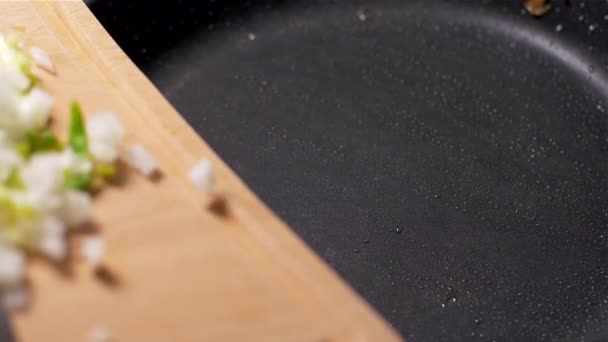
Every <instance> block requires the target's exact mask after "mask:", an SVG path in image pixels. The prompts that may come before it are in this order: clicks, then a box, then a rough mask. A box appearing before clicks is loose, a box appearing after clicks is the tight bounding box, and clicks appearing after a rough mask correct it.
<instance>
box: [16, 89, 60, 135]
mask: <svg viewBox="0 0 608 342" xmlns="http://www.w3.org/2000/svg"><path fill="white" fill-rule="evenodd" d="M53 102H54V100H53V97H51V95H49V94H48V93H47V92H45V91H44V90H42V89H39V88H34V89H32V90H31V91H30V92H29V93H27V94H26V95H25V96H23V97H22V98H21V100H20V101H19V107H18V111H19V118H20V119H21V122H22V123H23V124H24V126H26V127H27V128H37V127H42V126H43V125H45V124H46V123H47V121H48V120H49V116H50V114H51V109H52V108H53Z"/></svg>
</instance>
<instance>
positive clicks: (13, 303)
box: [0, 286, 30, 312]
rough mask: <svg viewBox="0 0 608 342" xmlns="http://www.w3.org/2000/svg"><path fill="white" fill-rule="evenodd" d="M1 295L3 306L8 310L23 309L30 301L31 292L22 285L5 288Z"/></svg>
mask: <svg viewBox="0 0 608 342" xmlns="http://www.w3.org/2000/svg"><path fill="white" fill-rule="evenodd" d="M0 296H1V297H2V307H3V308H4V310H6V311H7V312H12V311H17V310H19V309H22V308H24V307H25V306H27V305H28V304H29V302H30V292H29V291H28V289H27V288H25V287H22V286H21V287H11V288H7V289H4V290H3V291H2V294H1V295H0Z"/></svg>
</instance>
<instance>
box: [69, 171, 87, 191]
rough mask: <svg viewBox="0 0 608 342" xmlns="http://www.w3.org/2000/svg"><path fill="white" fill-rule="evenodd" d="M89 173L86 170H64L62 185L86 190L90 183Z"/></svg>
mask: <svg viewBox="0 0 608 342" xmlns="http://www.w3.org/2000/svg"><path fill="white" fill-rule="evenodd" d="M91 178H92V177H91V174H90V173H88V172H74V171H72V170H70V169H68V170H65V174H64V186H65V187H66V188H68V189H74V190H81V191H86V190H88V189H89V187H90V185H91Z"/></svg>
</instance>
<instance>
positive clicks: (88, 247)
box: [82, 236, 106, 267]
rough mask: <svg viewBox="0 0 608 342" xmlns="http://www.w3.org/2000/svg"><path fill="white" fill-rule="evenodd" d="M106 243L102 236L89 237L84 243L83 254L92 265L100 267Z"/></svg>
mask: <svg viewBox="0 0 608 342" xmlns="http://www.w3.org/2000/svg"><path fill="white" fill-rule="evenodd" d="M105 250H106V247H105V243H104V241H103V239H102V238H100V237H97V236H96V237H89V238H87V239H86V240H84V242H83V244H82V256H84V258H85V260H86V261H87V263H88V264H89V265H90V266H91V267H98V266H99V265H100V264H101V262H102V260H103V256H104V254H105Z"/></svg>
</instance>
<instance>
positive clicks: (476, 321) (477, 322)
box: [473, 318, 481, 325]
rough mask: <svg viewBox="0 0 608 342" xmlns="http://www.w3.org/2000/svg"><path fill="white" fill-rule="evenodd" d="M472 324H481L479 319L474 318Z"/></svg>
mask: <svg viewBox="0 0 608 342" xmlns="http://www.w3.org/2000/svg"><path fill="white" fill-rule="evenodd" d="M473 323H475V324H476V325H480V324H481V318H475V319H474V320H473Z"/></svg>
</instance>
